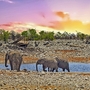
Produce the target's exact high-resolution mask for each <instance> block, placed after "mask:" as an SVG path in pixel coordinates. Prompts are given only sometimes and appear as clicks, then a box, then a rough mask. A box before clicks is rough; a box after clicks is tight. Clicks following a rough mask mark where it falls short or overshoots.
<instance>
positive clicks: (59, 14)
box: [55, 11, 70, 20]
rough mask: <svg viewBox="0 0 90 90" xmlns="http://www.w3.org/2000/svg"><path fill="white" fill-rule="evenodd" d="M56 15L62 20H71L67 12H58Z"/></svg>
mask: <svg viewBox="0 0 90 90" xmlns="http://www.w3.org/2000/svg"><path fill="white" fill-rule="evenodd" d="M55 14H56V15H57V16H59V17H61V18H62V19H66V20H67V19H70V16H69V14H68V13H67V12H63V11H58V12H55Z"/></svg>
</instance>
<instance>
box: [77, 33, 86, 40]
mask: <svg viewBox="0 0 90 90" xmlns="http://www.w3.org/2000/svg"><path fill="white" fill-rule="evenodd" d="M86 36H87V35H86V34H84V33H81V32H77V38H78V39H80V40H84V39H85V38H86Z"/></svg>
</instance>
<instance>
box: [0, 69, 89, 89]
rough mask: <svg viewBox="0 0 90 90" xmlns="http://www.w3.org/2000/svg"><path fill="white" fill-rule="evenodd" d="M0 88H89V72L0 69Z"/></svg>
mask: <svg viewBox="0 0 90 90" xmlns="http://www.w3.org/2000/svg"><path fill="white" fill-rule="evenodd" d="M0 90H90V73H79V72H78V73H76V72H73V73H72V72H70V73H68V72H65V73H64V72H54V73H52V72H23V71H20V72H16V71H4V70H1V71H0Z"/></svg>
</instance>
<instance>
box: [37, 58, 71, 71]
mask: <svg viewBox="0 0 90 90" xmlns="http://www.w3.org/2000/svg"><path fill="white" fill-rule="evenodd" d="M38 64H41V65H42V66H43V71H46V70H45V69H46V68H48V71H51V72H54V70H56V72H58V68H62V69H63V71H65V69H66V70H67V71H68V72H70V69H69V63H68V62H67V61H65V60H62V59H59V58H57V57H56V58H55V60H48V59H46V58H43V59H39V60H38V61H37V62H36V70H37V71H38Z"/></svg>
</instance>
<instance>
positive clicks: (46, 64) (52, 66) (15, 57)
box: [5, 51, 70, 72]
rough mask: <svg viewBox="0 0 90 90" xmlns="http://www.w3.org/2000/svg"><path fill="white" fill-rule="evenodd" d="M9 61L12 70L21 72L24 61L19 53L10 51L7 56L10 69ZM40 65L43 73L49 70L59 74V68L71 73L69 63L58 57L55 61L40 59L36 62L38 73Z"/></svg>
mask: <svg viewBox="0 0 90 90" xmlns="http://www.w3.org/2000/svg"><path fill="white" fill-rule="evenodd" d="M7 60H9V63H10V67H11V70H17V71H20V66H21V64H22V61H23V59H22V55H21V54H20V53H19V52H15V51H14V52H12V51H8V52H7V53H6V54H5V67H8V65H7ZM40 64H41V65H42V68H43V71H46V68H48V71H50V72H54V71H56V72H58V68H62V70H63V71H65V69H66V70H67V71H68V72H70V69H69V63H68V61H65V60H62V59H59V58H58V57H56V58H55V59H54V60H49V59H46V58H42V59H39V60H38V61H37V62H36V71H38V65H40Z"/></svg>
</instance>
